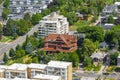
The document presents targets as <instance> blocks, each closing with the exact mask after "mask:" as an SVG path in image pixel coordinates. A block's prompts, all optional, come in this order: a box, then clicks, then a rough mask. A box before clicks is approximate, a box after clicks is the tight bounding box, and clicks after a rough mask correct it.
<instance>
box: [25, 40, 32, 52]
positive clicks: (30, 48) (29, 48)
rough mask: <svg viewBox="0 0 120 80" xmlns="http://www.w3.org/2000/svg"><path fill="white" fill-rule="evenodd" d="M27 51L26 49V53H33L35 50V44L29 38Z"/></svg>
mask: <svg viewBox="0 0 120 80" xmlns="http://www.w3.org/2000/svg"><path fill="white" fill-rule="evenodd" d="M25 51H26V53H31V52H32V51H33V46H32V44H31V42H30V41H29V40H28V41H27V43H26V46H25Z"/></svg>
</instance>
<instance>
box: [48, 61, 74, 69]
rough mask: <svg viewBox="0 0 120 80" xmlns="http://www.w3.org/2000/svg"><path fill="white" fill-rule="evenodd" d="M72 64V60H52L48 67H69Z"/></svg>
mask: <svg viewBox="0 0 120 80" xmlns="http://www.w3.org/2000/svg"><path fill="white" fill-rule="evenodd" d="M71 64H72V63H71V62H63V61H50V62H49V63H48V67H57V68H67V67H68V66H69V65H71Z"/></svg>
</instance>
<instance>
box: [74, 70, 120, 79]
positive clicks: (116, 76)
mask: <svg viewBox="0 0 120 80" xmlns="http://www.w3.org/2000/svg"><path fill="white" fill-rule="evenodd" d="M75 74H76V75H77V77H93V78H98V77H101V78H114V79H115V80H119V79H120V74H119V73H110V74H103V73H102V74H98V73H92V72H90V71H89V72H87V73H81V72H79V71H77V72H75Z"/></svg>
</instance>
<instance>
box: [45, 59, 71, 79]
mask: <svg viewBox="0 0 120 80" xmlns="http://www.w3.org/2000/svg"><path fill="white" fill-rule="evenodd" d="M46 70H47V74H48V75H54V76H61V79H62V80H72V63H71V62H62V61H50V62H49V63H48V66H47V68H46Z"/></svg>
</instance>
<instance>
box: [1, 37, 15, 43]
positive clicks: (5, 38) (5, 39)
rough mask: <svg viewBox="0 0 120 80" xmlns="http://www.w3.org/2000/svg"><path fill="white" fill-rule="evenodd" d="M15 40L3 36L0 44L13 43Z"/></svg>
mask: <svg viewBox="0 0 120 80" xmlns="http://www.w3.org/2000/svg"><path fill="white" fill-rule="evenodd" d="M13 40H14V39H13V37H12V36H2V39H1V40H0V42H12V41H13Z"/></svg>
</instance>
